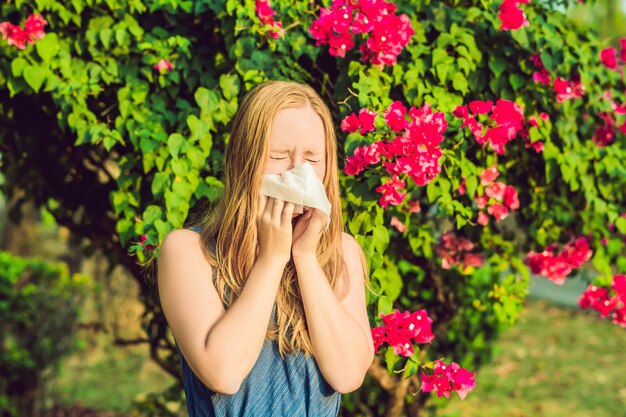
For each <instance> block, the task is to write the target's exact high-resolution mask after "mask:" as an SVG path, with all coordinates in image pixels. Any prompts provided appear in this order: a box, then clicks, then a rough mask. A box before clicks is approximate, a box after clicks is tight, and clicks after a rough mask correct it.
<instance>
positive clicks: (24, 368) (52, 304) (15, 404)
mask: <svg viewBox="0 0 626 417" xmlns="http://www.w3.org/2000/svg"><path fill="white" fill-rule="evenodd" d="M89 285H90V281H89V279H88V277H87V276H84V275H80V274H74V275H73V276H70V275H69V274H68V271H67V266H66V265H65V264H59V265H53V264H49V263H46V262H45V261H43V260H41V259H24V258H19V257H16V256H12V255H11V254H9V253H7V252H0V323H2V325H1V329H0V330H1V331H0V373H1V374H2V380H1V381H0V411H1V412H2V414H3V415H7V416H19V415H31V414H32V412H33V411H34V409H27V410H25V409H24V408H22V407H23V406H24V401H23V400H24V399H27V398H32V399H33V400H34V398H33V397H32V395H33V392H34V391H35V390H36V389H38V388H40V384H42V382H43V381H42V375H43V372H44V371H45V370H46V369H47V368H49V367H51V366H52V365H53V364H54V363H55V362H56V361H57V360H58V359H59V358H61V357H63V356H64V355H67V354H68V353H70V352H72V350H73V349H74V348H75V347H76V346H75V339H74V331H75V326H76V322H77V320H78V318H79V317H80V314H81V313H80V305H81V303H82V301H83V299H84V296H85V295H86V291H87V290H88V288H89ZM26 405H27V406H34V404H32V403H31V404H26Z"/></svg>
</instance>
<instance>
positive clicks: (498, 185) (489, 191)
mask: <svg viewBox="0 0 626 417" xmlns="http://www.w3.org/2000/svg"><path fill="white" fill-rule="evenodd" d="M506 187H507V186H506V184H505V183H503V182H500V181H496V182H494V183H492V184H490V185H489V186H488V187H485V194H486V195H487V196H488V197H491V198H495V199H496V200H498V201H502V200H503V199H504V191H505V190H506Z"/></svg>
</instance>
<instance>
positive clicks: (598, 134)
mask: <svg viewBox="0 0 626 417" xmlns="http://www.w3.org/2000/svg"><path fill="white" fill-rule="evenodd" d="M600 117H602V119H603V120H604V123H603V124H600V125H598V126H597V127H596V131H595V133H594V135H593V138H591V140H593V141H594V143H595V144H596V145H597V146H598V147H600V148H602V147H604V146H606V145H608V144H609V143H611V142H612V141H613V138H614V137H615V133H614V132H613V126H612V125H611V122H612V120H611V116H610V114H608V113H605V114H600Z"/></svg>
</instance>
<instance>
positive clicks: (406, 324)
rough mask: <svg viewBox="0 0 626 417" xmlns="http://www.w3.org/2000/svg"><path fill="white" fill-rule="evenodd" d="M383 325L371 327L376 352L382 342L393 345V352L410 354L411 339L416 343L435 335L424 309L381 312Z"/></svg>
mask: <svg viewBox="0 0 626 417" xmlns="http://www.w3.org/2000/svg"><path fill="white" fill-rule="evenodd" d="M381 317H382V321H383V325H382V326H378V327H375V328H372V329H371V331H372V339H373V340H374V350H375V352H376V353H378V349H379V347H380V345H381V344H382V343H384V342H386V343H388V344H389V345H390V346H392V347H393V350H394V353H395V354H396V355H401V356H411V355H412V354H413V353H414V351H413V342H412V341H411V339H413V340H414V341H415V342H416V343H430V342H432V340H433V339H434V337H435V335H434V334H433V333H432V323H433V321H432V319H431V318H430V317H428V314H427V312H426V310H417V311H415V312H413V313H410V312H408V311H404V312H400V311H399V310H395V311H394V312H392V313H390V314H383V313H381Z"/></svg>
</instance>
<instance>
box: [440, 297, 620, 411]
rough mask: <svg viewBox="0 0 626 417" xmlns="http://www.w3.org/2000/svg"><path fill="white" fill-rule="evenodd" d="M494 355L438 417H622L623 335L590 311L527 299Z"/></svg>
mask: <svg viewBox="0 0 626 417" xmlns="http://www.w3.org/2000/svg"><path fill="white" fill-rule="evenodd" d="M497 348H498V351H497V354H496V355H495V357H494V360H493V362H492V363H490V364H489V365H487V366H485V367H483V368H481V369H480V370H479V372H478V373H477V375H476V388H475V389H474V390H473V391H472V392H470V394H469V395H468V396H467V397H466V399H465V400H460V399H459V398H458V396H457V395H456V394H453V395H454V398H453V399H451V400H450V401H448V400H445V401H443V402H444V403H447V404H446V406H445V407H444V408H443V409H442V410H441V411H440V414H439V415H440V416H441V417H453V416H459V417H461V416H462V417H474V416H481V417H490V416H493V417H509V416H510V417H526V416H528V417H626V329H623V328H621V327H619V326H616V325H614V324H612V323H611V322H610V321H609V320H607V319H601V318H600V317H599V316H598V315H597V314H595V312H592V311H582V310H577V309H567V308H562V307H555V306H553V305H550V304H548V303H546V302H544V301H536V300H529V301H528V302H527V312H526V313H525V314H524V315H523V317H522V319H521V322H519V323H518V324H517V325H516V326H515V327H513V328H511V329H510V330H508V331H507V332H506V333H505V334H504V335H503V337H502V338H501V339H500V341H499V342H498V345H497Z"/></svg>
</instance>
